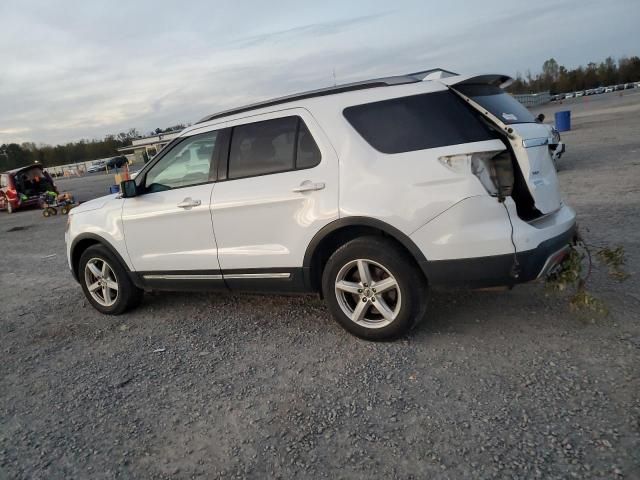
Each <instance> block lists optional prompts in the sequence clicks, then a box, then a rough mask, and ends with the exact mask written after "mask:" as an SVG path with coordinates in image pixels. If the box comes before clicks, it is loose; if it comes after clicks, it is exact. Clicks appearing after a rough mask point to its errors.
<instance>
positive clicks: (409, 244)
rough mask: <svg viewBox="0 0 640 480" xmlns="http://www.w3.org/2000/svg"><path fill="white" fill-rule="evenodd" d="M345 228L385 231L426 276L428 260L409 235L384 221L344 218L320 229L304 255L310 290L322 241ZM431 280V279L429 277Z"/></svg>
mask: <svg viewBox="0 0 640 480" xmlns="http://www.w3.org/2000/svg"><path fill="white" fill-rule="evenodd" d="M345 227H371V228H375V229H378V230H381V231H383V232H384V233H386V234H387V235H389V236H390V237H392V238H394V239H395V240H397V241H398V242H400V243H401V244H402V245H403V246H404V247H405V248H406V249H407V250H408V251H409V253H411V255H412V256H413V258H414V259H415V260H416V262H418V264H419V265H420V268H421V269H422V271H423V273H424V274H425V275H426V274H427V271H426V269H425V265H426V264H427V259H426V258H425V256H424V253H422V251H421V250H420V249H419V248H418V246H417V245H416V244H415V243H414V242H413V240H411V239H410V238H409V236H408V235H405V234H404V233H402V232H401V231H400V230H398V229H397V228H395V227H392V226H391V225H389V224H388V223H385V222H383V221H382V220H377V219H375V218H370V217H358V216H353V217H343V218H340V219H338V220H334V221H333V222H331V223H329V224H327V225H325V226H324V227H322V228H321V229H320V231H319V232H318V233H316V234H315V236H314V237H313V238H312V239H311V242H309V245H308V246H307V250H306V252H305V255H304V260H303V264H302V266H303V269H304V272H303V273H304V279H305V285H306V286H307V288H308V289H311V288H312V285H313V280H312V278H311V274H312V266H313V265H312V260H313V257H314V254H315V252H316V249H317V248H318V246H319V245H320V243H322V241H323V240H324V239H325V238H326V237H327V236H328V235H330V234H331V233H333V232H335V231H336V230H339V229H341V228H345ZM427 278H429V277H427Z"/></svg>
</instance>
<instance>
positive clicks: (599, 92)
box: [596, 87, 605, 95]
mask: <svg viewBox="0 0 640 480" xmlns="http://www.w3.org/2000/svg"><path fill="white" fill-rule="evenodd" d="M604 91H605V88H604V87H598V88H596V94H597V95H600V94H601V93H604Z"/></svg>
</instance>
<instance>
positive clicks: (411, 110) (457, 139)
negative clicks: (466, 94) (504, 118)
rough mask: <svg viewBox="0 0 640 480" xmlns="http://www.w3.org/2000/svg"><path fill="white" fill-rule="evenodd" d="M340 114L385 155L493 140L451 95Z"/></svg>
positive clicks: (398, 100) (362, 107) (391, 102)
mask: <svg viewBox="0 0 640 480" xmlns="http://www.w3.org/2000/svg"><path fill="white" fill-rule="evenodd" d="M343 113H344V116H345V118H346V119H347V120H348V121H349V123H350V124H351V125H352V126H353V128H355V130H356V131H357V132H358V133H359V134H360V135H361V136H362V137H363V138H364V139H365V140H366V141H367V142H368V143H369V144H370V145H371V146H372V147H373V148H375V149H376V150H378V151H380V152H382V153H388V154H392V153H403V152H412V151H415V150H424V149H427V148H436V147H444V146H446V145H458V144H461V143H470V142H480V141H484V140H491V139H492V138H494V137H493V135H492V134H491V132H490V130H489V129H488V128H487V127H486V126H485V125H484V124H483V123H482V122H481V121H480V120H479V119H478V118H477V117H476V114H475V113H474V112H473V111H471V109H469V108H468V107H467V106H466V105H465V104H464V103H463V101H462V100H461V99H460V98H459V97H457V96H456V95H455V94H454V93H452V92H450V91H444V92H435V93H427V94H422V95H413V96H409V97H402V98H394V99H392V100H384V101H382V102H374V103H367V104H363V105H356V106H353V107H347V108H345V110H344V112H343Z"/></svg>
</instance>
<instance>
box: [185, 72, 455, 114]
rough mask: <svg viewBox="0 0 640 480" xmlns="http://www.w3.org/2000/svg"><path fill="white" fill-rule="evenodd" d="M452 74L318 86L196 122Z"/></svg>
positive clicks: (451, 73) (416, 73)
mask: <svg viewBox="0 0 640 480" xmlns="http://www.w3.org/2000/svg"><path fill="white" fill-rule="evenodd" d="M453 76H458V74H457V73H454V72H450V71H449V70H445V69H442V68H432V69H429V70H422V71H419V72H413V73H408V74H404V75H397V76H392V77H382V78H374V79H371V80H364V81H361V82H353V83H346V84H342V85H335V86H333V87H327V88H320V89H317V90H310V91H307V92H302V93H295V94H293V95H286V96H284V97H278V98H274V99H271V100H265V101H263V102H257V103H252V104H249V105H245V106H242V107H237V108H232V109H230V110H225V111H222V112H218V113H214V114H212V115H208V116H206V117H204V118H202V119H201V120H199V121H198V122H196V124H200V123H204V122H209V121H211V120H216V119H219V118H224V117H229V116H231V115H235V114H238V113H244V112H249V111H252V110H258V109H261V108H265V107H271V106H274V105H280V104H284V103H290V102H294V101H297V100H305V99H308V98H316V97H323V96H327V95H336V94H339V93H346V92H354V91H357V90H364V89H368V88H377V87H389V86H393V85H405V84H409V83H417V82H422V81H424V80H430V79H431V78H432V77H433V79H436V78H444V77H453Z"/></svg>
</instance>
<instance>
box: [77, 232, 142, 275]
mask: <svg viewBox="0 0 640 480" xmlns="http://www.w3.org/2000/svg"><path fill="white" fill-rule="evenodd" d="M93 245H102V246H103V247H105V248H106V249H107V250H109V252H110V253H111V254H112V255H113V256H114V257H116V259H118V261H119V262H120V263H121V264H122V266H123V268H124V269H125V270H126V271H127V273H128V274H129V277H130V278H131V280H132V281H133V283H134V284H135V285H136V286H139V281H138V278H137V276H136V275H135V274H134V273H133V272H132V271H131V269H130V268H129V265H128V264H127V262H126V261H125V260H124V258H122V255H120V253H118V251H117V250H116V249H115V248H114V246H113V245H111V243H110V242H109V241H108V240H106V239H105V238H104V237H101V236H100V235H96V234H94V233H83V234H80V235H78V236H77V237H76V238H75V239H74V240H73V243H72V244H71V249H70V250H69V257H70V258H71V271H72V273H73V277H74V278H75V279H76V280H78V279H79V277H78V273H79V272H78V270H79V266H80V257H81V256H82V254H83V253H84V252H85V250H87V248H89V247H91V246H93Z"/></svg>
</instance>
